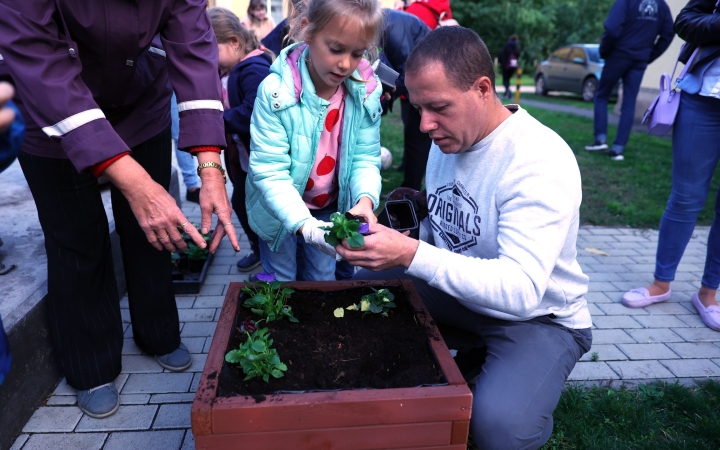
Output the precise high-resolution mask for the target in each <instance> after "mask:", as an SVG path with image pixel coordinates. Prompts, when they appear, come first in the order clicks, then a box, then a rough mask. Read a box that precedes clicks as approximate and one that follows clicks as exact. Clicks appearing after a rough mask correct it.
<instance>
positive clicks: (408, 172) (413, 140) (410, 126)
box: [401, 100, 432, 191]
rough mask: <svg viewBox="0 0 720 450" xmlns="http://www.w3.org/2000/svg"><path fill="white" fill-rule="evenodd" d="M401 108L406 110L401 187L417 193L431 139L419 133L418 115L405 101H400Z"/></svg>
mask: <svg viewBox="0 0 720 450" xmlns="http://www.w3.org/2000/svg"><path fill="white" fill-rule="evenodd" d="M401 106H402V108H405V109H407V112H406V115H407V121H406V122H405V127H404V137H405V153H404V154H405V158H404V163H405V177H404V178H403V182H402V185H401V186H402V187H409V188H411V189H415V190H416V191H419V190H420V189H421V187H422V180H423V177H425V169H426V167H427V161H428V155H429V154H430V146H431V145H432V139H430V136H429V135H428V134H427V133H423V132H422V131H420V113H419V112H418V110H417V109H415V108H414V107H413V106H412V105H410V102H408V101H407V100H401Z"/></svg>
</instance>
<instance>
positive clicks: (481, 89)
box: [472, 76, 495, 98]
mask: <svg viewBox="0 0 720 450" xmlns="http://www.w3.org/2000/svg"><path fill="white" fill-rule="evenodd" d="M472 90H473V91H475V92H476V93H477V95H478V96H479V97H481V98H485V97H488V96H493V95H495V88H494V86H493V83H492V81H490V78H489V77H486V76H482V77H480V78H478V79H477V80H475V83H473V86H472Z"/></svg>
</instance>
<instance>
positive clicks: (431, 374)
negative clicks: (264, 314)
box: [217, 287, 445, 401]
mask: <svg viewBox="0 0 720 450" xmlns="http://www.w3.org/2000/svg"><path fill="white" fill-rule="evenodd" d="M389 289H390V291H391V292H392V293H393V294H394V295H395V300H394V302H395V303H396V304H397V308H395V309H393V310H392V311H391V312H390V313H389V314H388V317H383V316H381V315H379V314H364V313H362V312H360V311H348V310H345V308H346V307H347V306H350V305H352V304H353V303H356V304H358V303H359V302H360V297H362V296H363V295H366V294H370V293H372V292H373V291H372V289H370V288H369V287H367V288H353V289H346V290H340V291H330V292H320V291H302V290H297V289H296V290H295V293H293V294H292V295H291V297H290V298H289V299H288V302H287V303H288V305H290V306H292V311H293V313H294V315H295V317H296V318H297V319H298V320H299V321H300V323H290V322H288V321H287V320H276V321H273V322H270V323H268V324H266V323H264V322H261V323H260V324H259V327H260V328H265V327H267V328H268V329H269V333H270V338H271V339H273V341H274V343H273V347H274V348H275V349H277V352H278V355H279V356H280V359H281V360H282V362H284V363H285V364H286V365H287V368H288V370H287V372H285V374H284V376H283V377H282V378H278V379H274V378H270V382H269V383H265V382H264V381H263V380H262V379H261V378H259V377H258V378H254V379H252V380H248V381H242V380H243V378H245V375H244V373H243V372H242V370H241V369H240V368H239V367H238V366H236V365H231V364H228V363H227V362H225V363H224V364H223V369H222V371H221V373H220V376H219V380H218V383H219V385H218V391H217V395H218V397H230V396H234V395H245V396H248V395H249V396H253V397H255V398H256V400H257V399H259V400H258V401H262V400H264V398H263V397H262V396H263V395H269V394H274V393H277V392H278V391H320V390H340V389H363V388H372V389H387V388H401V387H415V386H421V385H432V384H442V383H444V382H445V379H444V377H443V375H442V373H441V372H440V370H439V368H438V365H437V363H436V361H435V358H434V356H433V354H432V351H431V350H430V346H429V344H428V339H438V336H432V335H431V333H432V332H431V330H430V329H429V328H427V327H425V326H423V325H421V324H420V321H417V320H416V319H415V310H414V308H413V307H412V306H411V305H410V303H409V302H408V301H407V300H406V298H405V294H404V291H403V290H402V289H401V288H400V287H390V288H389ZM244 298H246V297H245V295H242V297H241V298H240V301H239V305H238V313H237V315H236V318H235V329H234V331H233V334H232V335H231V337H230V342H229V345H228V348H227V349H226V353H227V352H228V351H230V350H232V349H236V348H237V347H238V346H239V344H240V343H241V342H244V341H245V340H246V338H247V336H246V335H245V334H242V333H240V329H239V328H238V326H239V325H240V324H242V323H243V321H244V320H245V318H246V317H251V318H253V319H254V320H256V319H257V316H255V315H253V314H252V312H250V310H249V309H248V308H245V307H243V306H242V302H243V301H244ZM336 308H343V310H345V316H344V317H342V318H336V317H334V315H333V311H334V310H335V309H336Z"/></svg>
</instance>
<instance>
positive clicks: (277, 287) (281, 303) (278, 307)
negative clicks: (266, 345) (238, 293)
mask: <svg viewBox="0 0 720 450" xmlns="http://www.w3.org/2000/svg"><path fill="white" fill-rule="evenodd" d="M257 278H258V280H259V281H258V282H257V283H255V284H252V285H250V287H245V288H243V292H245V293H246V294H248V295H250V296H251V297H250V298H249V299H247V300H245V302H243V306H245V307H247V308H250V311H252V312H253V313H254V314H257V315H258V316H260V317H262V318H263V319H265V321H266V322H272V321H273V320H278V319H282V318H283V317H286V318H287V319H288V320H289V321H290V322H298V320H297V319H296V318H295V316H293V313H292V308H291V307H290V306H288V305H286V304H285V300H287V297H288V296H289V295H290V294H292V293H293V292H295V291H294V290H292V289H290V288H283V287H282V285H283V284H284V283H281V282H280V281H277V280H276V279H275V275H274V274H272V273H262V272H261V273H259V274H257ZM281 288H282V289H281Z"/></svg>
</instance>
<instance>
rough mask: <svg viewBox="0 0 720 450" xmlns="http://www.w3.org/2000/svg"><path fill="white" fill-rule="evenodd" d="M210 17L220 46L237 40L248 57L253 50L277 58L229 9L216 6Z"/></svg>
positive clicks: (212, 9) (211, 10)
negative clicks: (233, 39)
mask: <svg viewBox="0 0 720 450" xmlns="http://www.w3.org/2000/svg"><path fill="white" fill-rule="evenodd" d="M208 17H210V23H212V27H213V31H214V32H215V38H216V39H217V41H218V44H224V43H226V42H228V41H230V40H231V39H232V38H235V39H237V40H238V41H240V46H241V47H242V49H243V52H244V53H245V54H246V55H247V54H248V53H250V52H252V51H253V50H262V51H264V52H265V53H267V54H269V55H270V56H271V57H272V58H275V54H274V53H273V52H272V51H271V50H269V49H267V48H265V47H264V46H263V45H261V44H260V42H259V41H258V39H257V37H256V36H255V33H253V32H252V31H251V30H249V29H247V28H246V27H245V26H244V25H243V24H242V23H240V19H239V18H238V16H236V15H235V13H233V12H232V11H230V10H229V9H226V8H221V7H219V6H215V7H213V8H210V9H209V10H208Z"/></svg>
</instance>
